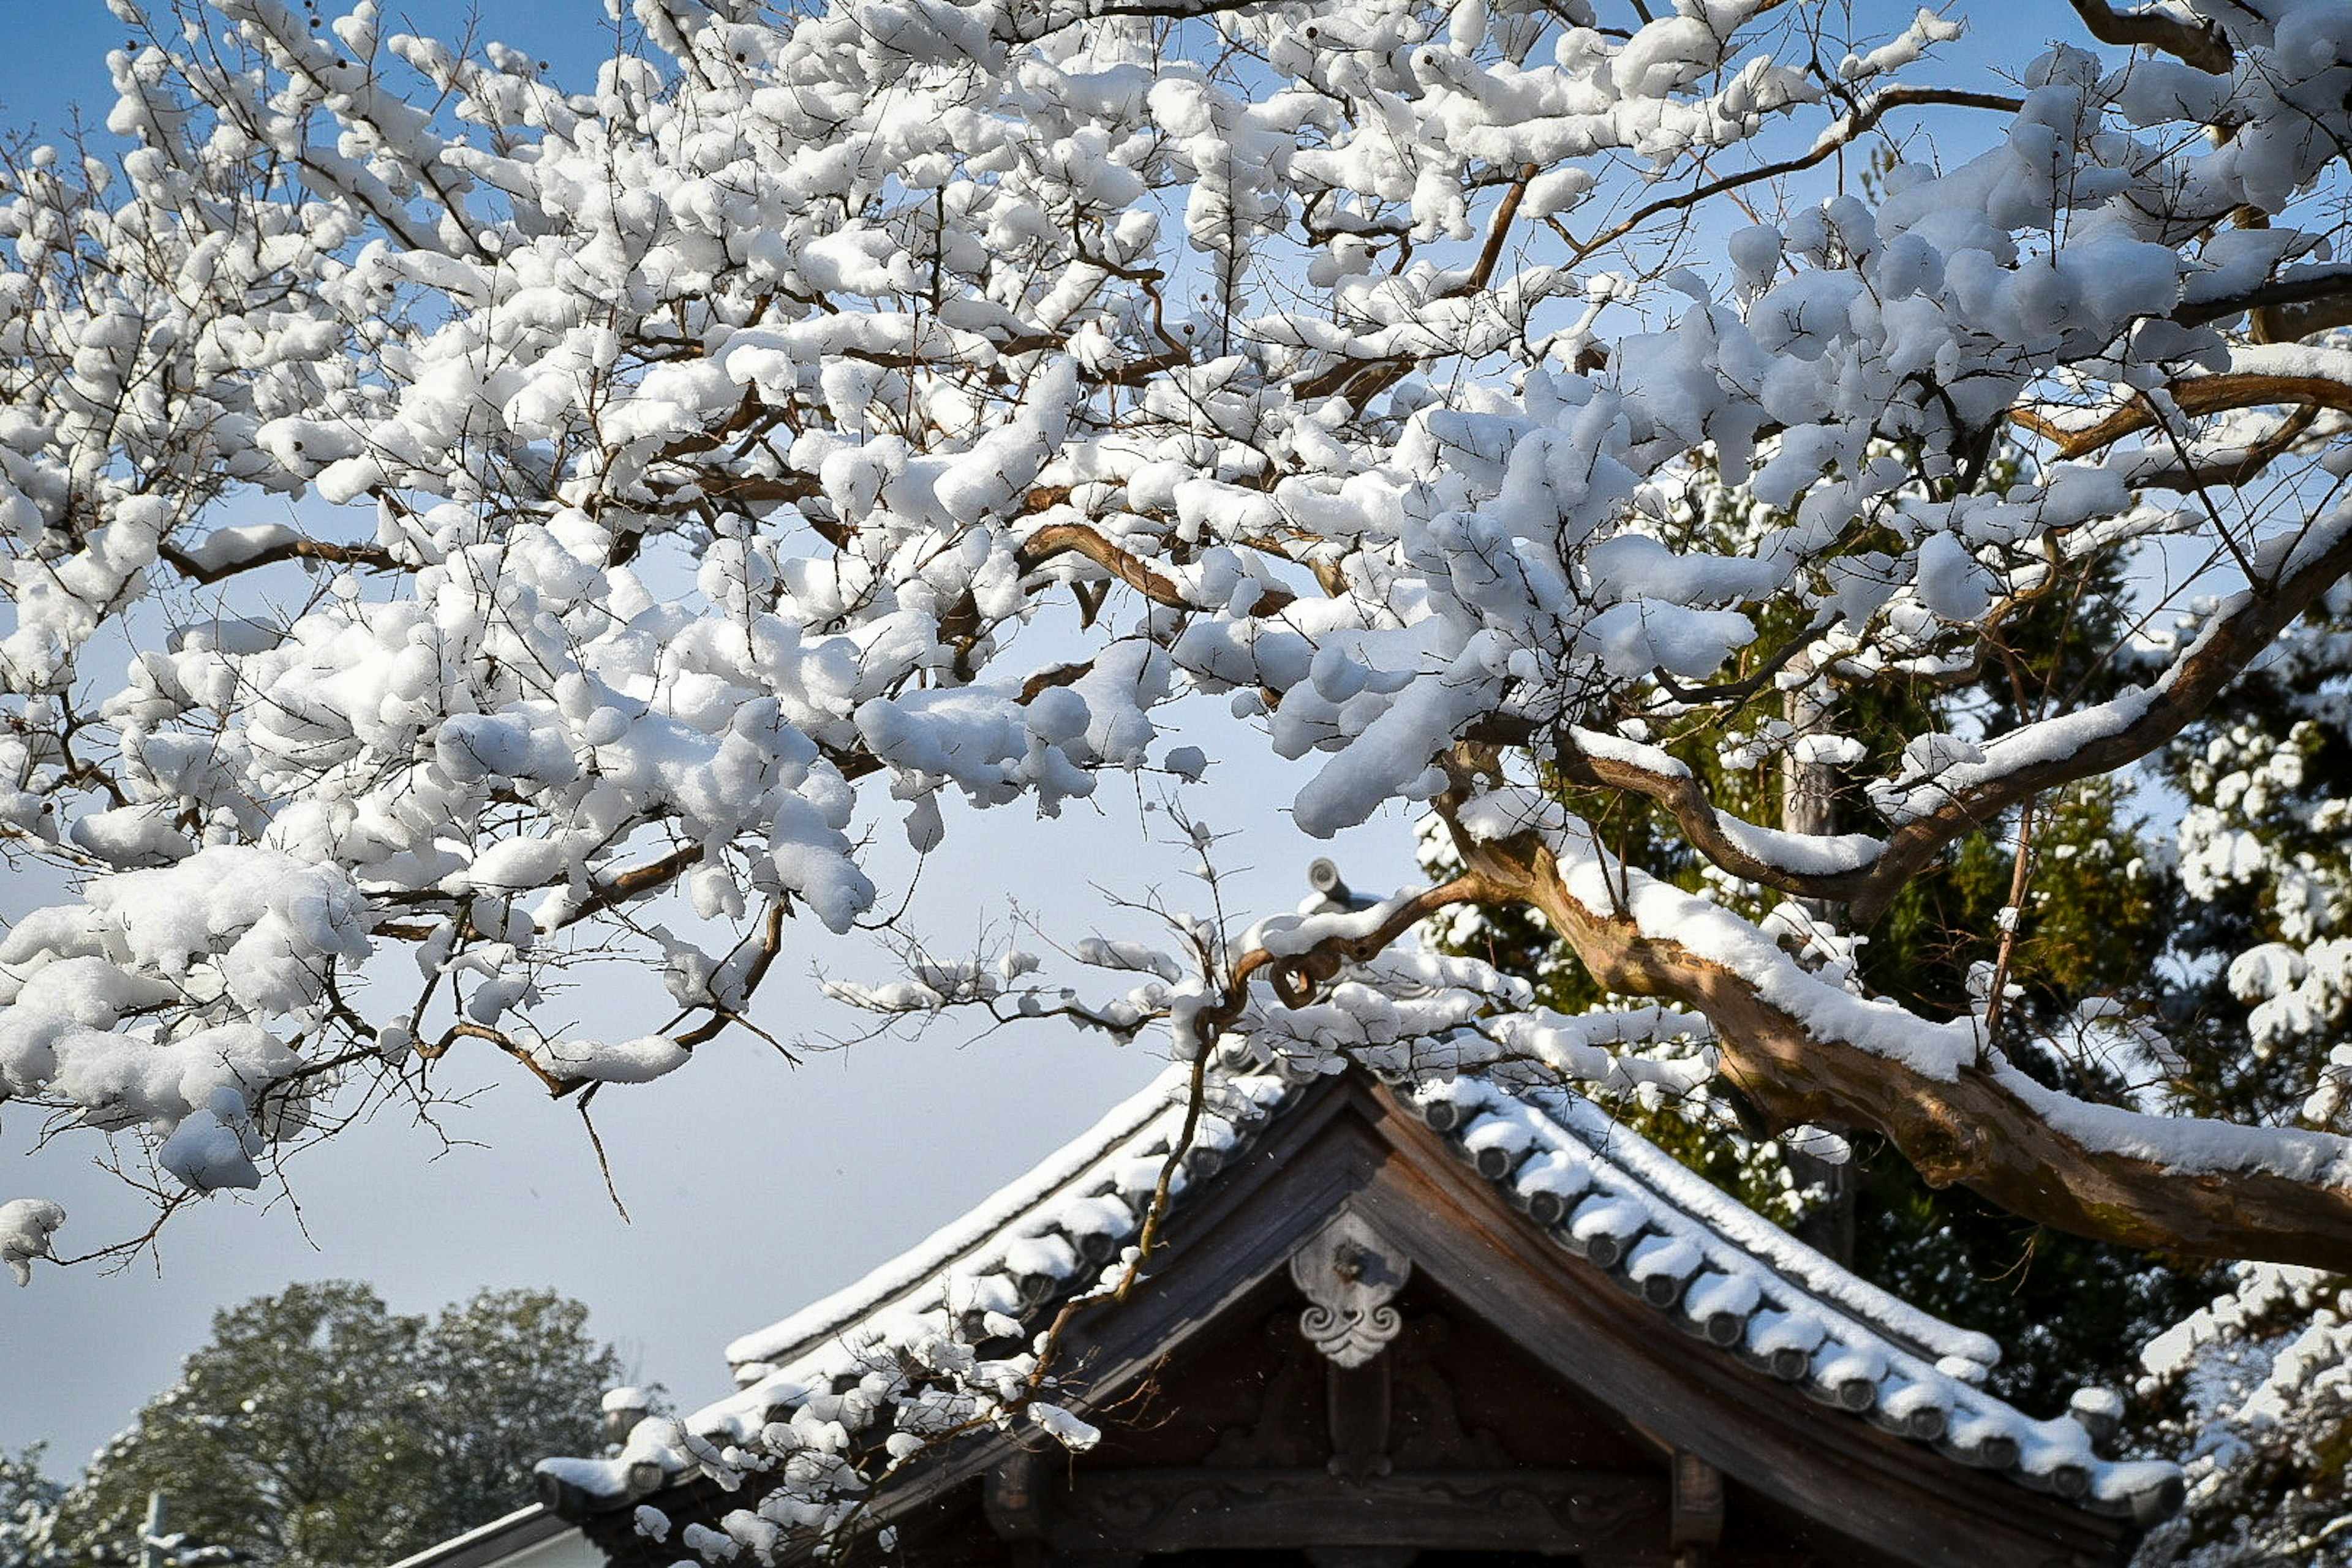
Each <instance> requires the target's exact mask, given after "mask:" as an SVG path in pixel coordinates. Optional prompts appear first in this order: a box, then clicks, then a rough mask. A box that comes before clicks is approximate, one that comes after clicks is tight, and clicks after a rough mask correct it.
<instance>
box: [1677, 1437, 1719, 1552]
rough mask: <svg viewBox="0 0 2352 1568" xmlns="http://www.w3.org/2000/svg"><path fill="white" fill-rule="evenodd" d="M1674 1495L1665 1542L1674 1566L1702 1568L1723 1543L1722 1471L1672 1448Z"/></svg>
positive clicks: (1682, 1450)
mask: <svg viewBox="0 0 2352 1568" xmlns="http://www.w3.org/2000/svg"><path fill="white" fill-rule="evenodd" d="M1674 1499H1675V1501H1674V1514H1673V1523H1672V1524H1671V1525H1670V1526H1669V1529H1668V1533H1667V1537H1666V1544H1667V1545H1669V1546H1671V1547H1672V1548H1674V1552H1675V1568H1702V1565H1703V1564H1705V1563H1706V1562H1707V1560H1708V1559H1709V1558H1710V1557H1712V1556H1713V1555H1714V1552H1715V1549H1716V1548H1717V1546H1720V1545H1722V1544H1723V1472H1722V1471H1721V1470H1718V1469H1717V1468H1715V1467H1714V1466H1713V1465H1710V1464H1708V1463H1707V1462H1706V1460H1705V1459H1702V1458H1699V1457H1698V1456H1697V1455H1696V1454H1693V1453H1689V1452H1687V1451H1685V1450H1684V1449H1681V1448H1677V1449H1675V1491H1674Z"/></svg>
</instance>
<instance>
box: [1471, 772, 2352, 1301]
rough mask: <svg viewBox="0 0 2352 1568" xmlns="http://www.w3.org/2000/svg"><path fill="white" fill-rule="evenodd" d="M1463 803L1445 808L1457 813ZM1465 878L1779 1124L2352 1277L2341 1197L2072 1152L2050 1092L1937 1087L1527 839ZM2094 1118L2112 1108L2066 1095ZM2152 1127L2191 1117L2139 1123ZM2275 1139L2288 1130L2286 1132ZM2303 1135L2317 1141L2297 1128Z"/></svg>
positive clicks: (2035, 1211)
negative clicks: (1588, 891)
mask: <svg viewBox="0 0 2352 1568" xmlns="http://www.w3.org/2000/svg"><path fill="white" fill-rule="evenodd" d="M1463 800H1464V796H1462V795H1454V796H1450V797H1448V799H1447V800H1446V801H1445V802H1444V804H1443V806H1442V809H1444V810H1445V811H1446V813H1447V815H1448V816H1449V819H1451V818H1453V817H1454V815H1455V814H1456V813H1457V812H1458V811H1459V809H1460V807H1461V805H1462V804H1463ZM1455 840H1456V843H1457V845H1458V847H1459V848H1460V850H1461V853H1462V855H1463V858H1464V859H1465V862H1466V863H1467V864H1468V865H1469V866H1470V868H1472V870H1473V871H1474V872H1475V873H1476V874H1479V875H1482V876H1483V877H1485V878H1486V880H1487V881H1488V882H1490V883H1491V884H1492V885H1494V886H1495V887H1496V889H1502V890H1504V891H1505V892H1506V893H1507V896H1508V897H1509V898H1510V899H1511V900H1514V901H1517V902H1520V903H1524V904H1528V905H1531V906H1533V907H1534V908H1536V909H1538V910H1542V911H1543V913H1544V914H1545V916H1546V917H1547V918H1548V919H1549V920H1550V921H1551V922H1552V924H1553V926H1554V927H1555V928H1556V929H1557V930H1558V931H1559V932H1560V934H1561V935H1562V936H1563V937H1564V938H1565V939H1566V940H1567V942H1568V943H1569V945H1570V947H1571V948H1573V949H1574V951H1575V952H1576V955H1577V957H1578V959H1579V960H1580V962H1581V963H1583V964H1584V965H1585V967H1586V968H1587V969H1588V970H1589V971H1590V972H1591V975H1592V977H1593V979H1594V981H1595V982H1596V983H1597V984H1600V985H1601V986H1602V987H1603V988H1604V989H1607V990H1610V991H1614V992H1620V993H1623V994H1632V995H1641V996H1655V997H1661V998H1666V999H1670V1000H1673V1001H1675V1002H1679V1003H1681V1004H1682V1005H1685V1006H1688V1007H1691V1008H1693V1009H1695V1010H1696V1011H1697V1012H1699V1013H1701V1014H1704V1015H1705V1016H1706V1018H1707V1019H1708V1021H1709V1022H1710V1023H1712V1024H1713V1025H1714V1026H1715V1029H1716V1034H1717V1048H1718V1050H1719V1051H1720V1053H1721V1054H1720V1058H1719V1060H1720V1063H1721V1068H1722V1071H1723V1074H1724V1076H1725V1077H1726V1078H1727V1079H1730V1080H1731V1081H1732V1082H1734V1083H1735V1084H1737V1085H1738V1088H1739V1089H1740V1090H1741V1091H1742V1092H1743V1093H1745V1094H1746V1095H1747V1096H1748V1099H1749V1100H1751V1101H1753V1102H1754V1104H1755V1105H1756V1106H1757V1107H1758V1108H1759V1110H1761V1111H1762V1112H1763V1114H1764V1115H1765V1117H1766V1118H1767V1119H1768V1120H1769V1121H1770V1122H1771V1123H1773V1124H1774V1125H1776V1126H1782V1127H1786V1126H1795V1125H1799V1124H1801V1123H1806V1122H1811V1123H1816V1124H1821V1125H1828V1126H1837V1127H1860V1128H1867V1129H1869V1130H1871V1131H1876V1132H1879V1133H1882V1134H1884V1135H1885V1137H1887V1138H1888V1139H1890V1140H1891V1141H1893V1142H1894V1143H1895V1146H1896V1147H1897V1148H1899V1149H1900V1150H1902V1152H1903V1153H1904V1156H1905V1157H1906V1159H1908V1160H1910V1161H1911V1163H1913V1164H1915V1165H1916V1166H1917V1167H1918V1169H1919V1172H1920V1173H1921V1174H1922V1175H1924V1176H1926V1177H1927V1180H1928V1181H1929V1182H1930V1183H1932V1184H1936V1185H1937V1186H1947V1185H1951V1184H1959V1185H1963V1186H1966V1187H1968V1188H1969V1189H1970V1190H1971V1191H1973V1192H1976V1193H1978V1194H1980V1195H1981V1196H1983V1197H1985V1198H1987V1199H1989V1200H1990V1201H1991V1202H1993V1203H1996V1204H1999V1205H2000V1206H2002V1207H2003V1208H2006V1209H2008V1210H2009V1211H2011V1213H2013V1214H2016V1215H2021V1216H2022V1217H2024V1218H2027V1219H2031V1220H2035V1221H2038V1222H2040V1223H2042V1224H2044V1225H2049V1226H2054V1227H2056V1228H2058V1229H2061V1230H2065V1231H2070V1232H2073V1233H2074V1234H2075V1235H2078V1236H2087V1237H2095V1238H2097V1239H2100V1240H2103V1241H2112V1242H2116V1243H2120V1244H2122V1245H2124V1246H2127V1247H2150V1248H2163V1249H2166V1250H2171V1251H2179V1252H2188V1253H2192V1254H2195V1255H2198V1256H2200V1257H2210V1258H2265V1259H2269V1260H2271V1261H2273V1262H2280V1263H2299V1264H2309V1265H2313V1266H2315V1267H2318V1268H2330V1269H2345V1268H2352V1190H2347V1189H2346V1188H2344V1187H2342V1186H2336V1185H2322V1184H2314V1183H2311V1182H2307V1181H2303V1180H2298V1179H2295V1178H2294V1177H2292V1176H2289V1175H2284V1174H2281V1173H2278V1172H2276V1171H2273V1170H2270V1169H2264V1168H2255V1167H2252V1166H2251V1165H2250V1166H2248V1167H2247V1168H2242V1169H2237V1170H2223V1171H2199V1172H2193V1173H2192V1172H2182V1171H2178V1170H2175V1169H2173V1168H2171V1167H2170V1166H2169V1165H2168V1164H2167V1163H2165V1162H2164V1161H2163V1160H2161V1159H2159V1158H2153V1157H2149V1156H2146V1155H2142V1154H2137V1153H2125V1152H2117V1151H2116V1150H2115V1149H2113V1148H2103V1147H2097V1146H2095V1145H2093V1144H2090V1143H2087V1142H2084V1141H2083V1140H2082V1139H2080V1138H2077V1137H2075V1136H2074V1135H2072V1134H2070V1133H2068V1132H2067V1131H2062V1130H2061V1128H2060V1127H2059V1126H2058V1125H2056V1124H2055V1122H2054V1121H2053V1118H2052V1115H2051V1113H2050V1112H2051V1110H2052V1109H2053V1106H2052V1103H2051V1102H2052V1101H2053V1100H2058V1099H2060V1097H2056V1096H2053V1095H2051V1094H2049V1092H2048V1091H2042V1090H2038V1089H2035V1088H2034V1086H2032V1085H2029V1084H2025V1083H2023V1082H2022V1080H2021V1079H2018V1077H2017V1075H2015V1074H2014V1072H2013V1070H2011V1071H2010V1072H2007V1073H2004V1072H2002V1071H2000V1070H1998V1069H1997V1068H1995V1067H1993V1066H1990V1065H1984V1064H1978V1065H1969V1066H1962V1067H1960V1068H1958V1070H1957V1071H1956V1072H1954V1073H1953V1075H1952V1076H1951V1077H1950V1078H1948V1079H1946V1078H1940V1077H1937V1075H1936V1074H1935V1073H1934V1072H1932V1071H1929V1070H1926V1069H1925V1068H1922V1067H1920V1066H1918V1065H1916V1064H1915V1063H1914V1062H1911V1061H1907V1060H1905V1059H1903V1058H1900V1057H1897V1056H1893V1055H1888V1054H1883V1053H1881V1052H1879V1051H1875V1050H1872V1049H1870V1048H1868V1047H1865V1046H1864V1045H1861V1044H1858V1043H1856V1042H1854V1041H1852V1040H1847V1039H1843V1038H1840V1037H1837V1036H1836V1035H1834V1034H1832V1033H1829V1032H1826V1031H1825V1030H1823V1029H1822V1028H1819V1027H1808V1026H1806V1025H1805V1024H1804V1023H1803V1022H1801V1020H1800V1019H1798V1018H1797V1017H1796V1016H1794V1015H1792V1014H1791V1013H1790V1012H1789V1011H1787V1010H1785V1009H1784V1008H1783V1007H1782V1006H1780V1005H1776V1004H1775V1003H1774V1002H1772V1001H1768V1000H1766V998H1765V997H1764V995H1763V994H1761V988H1760V987H1759V984H1758V982H1757V981H1756V980H1755V979H1754V978H1752V977H1751V976H1749V975H1748V974H1745V973H1739V972H1738V971H1736V970H1734V969H1732V968H1731V967H1729V966H1728V965H1727V964H1724V963H1717V962H1715V961H1712V960H1710V959H1708V958H1706V957H1703V956H1701V955H1699V954H1698V953H1696V952H1693V951H1692V950H1691V948H1690V947H1688V946H1686V945H1685V944H1684V943H1683V942H1677V941H1674V940H1671V939H1668V938H1665V937H1662V936H1658V935H1655V934H1653V933H1651V932H1648V931H1644V930H1643V928H1642V927H1641V925H1639V924H1638V923H1637V922H1636V921H1633V919H1632V918H1630V917H1628V916H1625V915H1610V914H1597V913H1595V912H1594V911H1593V910H1591V909H1590V908H1588V907H1587V906H1586V904H1585V903H1584V901H1583V900H1580V898H1578V897H1577V896H1576V895H1575V894H1574V893H1572V892H1571V891H1570V889H1569V888H1568V886H1567V884H1566V882H1565V880H1564V879H1563V878H1562V876H1561V871H1560V868H1559V863H1558V862H1557V861H1556V860H1555V858H1554V857H1553V855H1552V852H1551V851H1550V849H1549V847H1547V846H1546V845H1545V844H1544V842H1543V840H1542V838H1541V837H1540V836H1539V835H1538V834H1536V833H1534V832H1532V831H1530V832H1524V833H1520V834H1517V835H1513V836H1511V837H1507V838H1481V837H1476V836H1475V835H1473V834H1470V833H1467V832H1465V831H1463V830H1462V829H1461V828H1460V827H1459V826H1456V829H1455ZM2064 1103H2065V1104H2066V1105H2067V1106H2069V1107H2074V1108H2079V1109H2080V1110H2084V1111H2085V1112H2089V1113H2092V1114H2100V1115H2106V1116H2113V1117H2125V1116H2127V1115H2128V1113H2126V1112H2122V1111H2116V1110H2113V1109H2112V1108H2105V1107H2101V1108H2093V1107H2089V1106H2087V1105H2084V1104H2083V1103H2082V1102H2077V1101H2066V1102H2064ZM2136 1120H2137V1121H2144V1122H2147V1123H2149V1124H2151V1125H2150V1127H2149V1128H2148V1131H2149V1132H2150V1133H2151V1136H2150V1137H2149V1138H2147V1140H2145V1142H2144V1146H2153V1145H2156V1144H2157V1143H2158V1142H2159V1139H2158V1136H2156V1134H2158V1133H2160V1132H2162V1131H2172V1132H2175V1133H2178V1132H2181V1131H2187V1130H2189V1128H2190V1127H2192V1126H2198V1125H2200V1124H2196V1123H2190V1122H2187V1121H2169V1120H2168V1119H2163V1118H2155V1117H2147V1118H2137V1119H2136ZM2279 1136H2280V1137H2281V1138H2282V1139H2291V1138H2293V1137H2294V1136H2295V1135H2294V1134H2291V1133H2283V1134H2280V1135H2279ZM2304 1136H2305V1137H2310V1138H2316V1137H2318V1136H2319V1135H2316V1134H2305V1135H2304Z"/></svg>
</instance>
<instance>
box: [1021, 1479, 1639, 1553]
mask: <svg viewBox="0 0 2352 1568" xmlns="http://www.w3.org/2000/svg"><path fill="white" fill-rule="evenodd" d="M1669 1504H1670V1498H1669V1488H1668V1484H1667V1480H1666V1478H1665V1477H1664V1476H1663V1475H1658V1474H1654V1473H1644V1472H1641V1471H1622V1470H1535V1469H1510V1470H1435V1471H1396V1472H1391V1473H1390V1474H1388V1475H1384V1476H1370V1477H1366V1478H1365V1479H1362V1480H1359V1481H1350V1480H1347V1479H1342V1478H1340V1477H1338V1476H1334V1475H1331V1474H1329V1473H1328V1472H1327V1471H1324V1470H1320V1469H1244V1468H1202V1469H1176V1468H1170V1469H1134V1470H1110V1469H1104V1470H1086V1469H1081V1470H1080V1471H1079V1472H1078V1473H1077V1474H1076V1476H1075V1477H1073V1478H1072V1481H1071V1485H1070V1487H1069V1489H1067V1490H1066V1491H1062V1492H1058V1493H1056V1495H1055V1498H1054V1502H1053V1508H1052V1510H1051V1511H1050V1513H1049V1515H1048V1518H1047V1520H1046V1523H1045V1537H1046V1541H1047V1542H1048V1544H1049V1545H1050V1546H1051V1547H1052V1548H1053V1550H1054V1552H1055V1555H1056V1556H1059V1555H1060V1554H1061V1553H1062V1552H1082V1551H1090V1550H1098V1549H1101V1548H1105V1547H1110V1546H1117V1547H1120V1548H1124V1549H1126V1550H1128V1551H1131V1552H1143V1553H1145V1554H1147V1555H1150V1554H1155V1553H1159V1552H1229V1551H1246V1550H1261V1551H1274V1552H1278V1551H1307V1550H1320V1549H1323V1548H1338V1547H1381V1548H1403V1547H1410V1548H1412V1549H1414V1550H1417V1551H1424V1552H1427V1551H1439V1552H1482V1551H1516V1552H1552V1553H1564V1552H1587V1551H1591V1550H1594V1549H1596V1548H1601V1549H1605V1548H1612V1547H1613V1548H1616V1549H1619V1550H1621V1551H1622V1550H1634V1551H1639V1550H1642V1549H1643V1548H1652V1549H1655V1548H1658V1547H1662V1546H1664V1542H1665V1537H1666V1520H1667V1513H1668V1509H1669Z"/></svg>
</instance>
